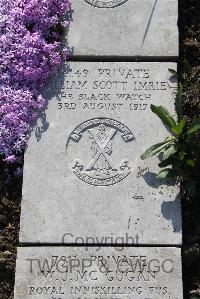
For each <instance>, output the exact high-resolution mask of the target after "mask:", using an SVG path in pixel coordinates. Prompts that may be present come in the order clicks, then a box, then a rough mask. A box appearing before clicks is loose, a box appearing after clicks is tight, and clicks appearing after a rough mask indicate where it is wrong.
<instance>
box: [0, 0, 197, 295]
mask: <svg viewBox="0 0 200 299" xmlns="http://www.w3.org/2000/svg"><path fill="white" fill-rule="evenodd" d="M199 16H200V3H199V0H180V1H179V30H180V62H179V71H180V72H183V68H182V62H183V60H184V59H187V61H188V62H189V65H190V67H191V70H190V73H189V78H188V83H187V87H186V93H185V95H184V98H183V109H184V115H185V116H186V117H187V119H188V120H191V119H192V118H193V117H199V116H200V64H199V59H200V22H199ZM199 165H200V161H199ZM4 169H5V165H4V164H3V163H2V162H0V299H13V287H14V275H15V261H16V248H17V245H18V232H19V219H20V201H21V190H22V179H20V178H19V179H16V178H15V179H13V181H12V182H11V183H7V184H6V183H5V177H4V176H3V173H4ZM182 202H183V236H184V242H183V243H184V245H183V280H184V292H185V295H184V298H185V299H188V298H190V299H197V298H200V216H199V215H200V203H199V198H198V199H196V200H190V199H188V198H187V196H186V193H185V192H184V190H182ZM198 295H199V296H198Z"/></svg>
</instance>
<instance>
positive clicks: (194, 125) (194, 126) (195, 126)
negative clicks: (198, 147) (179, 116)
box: [187, 118, 200, 134]
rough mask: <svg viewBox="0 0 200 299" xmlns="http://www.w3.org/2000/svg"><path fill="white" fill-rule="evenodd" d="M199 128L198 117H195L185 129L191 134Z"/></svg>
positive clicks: (199, 120)
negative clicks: (187, 128)
mask: <svg viewBox="0 0 200 299" xmlns="http://www.w3.org/2000/svg"><path fill="white" fill-rule="evenodd" d="M199 130H200V118H195V119H194V120H193V122H192V124H191V125H190V127H189V130H188V131H187V134H193V133H195V132H197V131H199Z"/></svg>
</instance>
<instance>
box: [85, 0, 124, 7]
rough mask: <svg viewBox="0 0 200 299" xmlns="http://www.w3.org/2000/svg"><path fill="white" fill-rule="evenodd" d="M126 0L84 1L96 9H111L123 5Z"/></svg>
mask: <svg viewBox="0 0 200 299" xmlns="http://www.w3.org/2000/svg"><path fill="white" fill-rule="evenodd" d="M127 1H128V0H85V2H87V3H88V4H90V5H92V6H95V7H98V8H113V7H116V6H119V5H122V4H124V3H125V2H127Z"/></svg>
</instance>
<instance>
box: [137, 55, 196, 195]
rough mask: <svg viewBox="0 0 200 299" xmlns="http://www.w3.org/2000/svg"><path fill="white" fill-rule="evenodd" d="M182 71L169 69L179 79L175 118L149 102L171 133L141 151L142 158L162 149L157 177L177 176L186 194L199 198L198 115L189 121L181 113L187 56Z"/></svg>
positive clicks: (187, 65)
mask: <svg viewBox="0 0 200 299" xmlns="http://www.w3.org/2000/svg"><path fill="white" fill-rule="evenodd" d="M182 69H183V71H182V75H179V74H178V72H176V71H175V70H173V69H169V72H170V73H171V74H172V75H173V76H175V77H176V79H177V80H178V90H177V94H176V111H177V114H178V121H176V120H175V119H174V118H173V116H172V115H171V114H170V112H169V111H168V110H167V109H166V108H165V107H163V106H155V105H151V110H152V112H153V113H154V114H156V115H157V116H158V117H159V118H160V119H161V121H162V122H163V124H164V125H165V126H166V127H167V128H168V130H169V131H170V132H171V136H169V137H168V138H166V139H165V140H164V141H163V142H160V143H158V144H155V145H153V146H151V147H150V148H149V149H147V150H146V151H145V153H143V154H142V156H141V159H143V160H144V159H147V158H150V157H152V156H154V155H156V154H158V153H161V161H160V163H159V164H158V165H159V167H160V168H161V171H160V172H159V174H158V175H157V177H158V178H160V179H176V181H177V182H181V183H182V184H183V186H184V188H185V190H186V191H187V193H188V195H189V197H191V198H198V195H200V182H199V181H200V179H199V177H198V173H199V166H200V165H198V163H199V162H198V161H200V144H199V142H198V139H199V138H197V137H200V134H199V133H200V118H195V119H193V121H192V123H191V124H189V122H188V121H187V119H186V118H184V117H183V109H182V106H183V105H182V98H183V96H184V95H185V91H186V89H187V84H188V78H189V73H190V71H191V69H190V66H189V64H188V62H187V61H186V60H184V61H183V63H182Z"/></svg>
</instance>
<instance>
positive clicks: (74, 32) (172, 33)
mask: <svg viewBox="0 0 200 299" xmlns="http://www.w3.org/2000/svg"><path fill="white" fill-rule="evenodd" d="M71 18H72V21H71V23H70V28H69V32H68V36H67V41H68V44H69V47H70V48H71V50H72V53H71V55H72V56H74V57H76V56H83V57H84V56H87V57H89V56H94V57H95V56H96V57H97V56H98V57H100V56H114V57H117V56H121V57H122V56H124V57H136V56H140V57H154V60H155V58H156V57H157V58H158V57H161V58H162V59H163V58H164V57H168V58H169V57H177V56H178V27H177V22H178V1H177V0H126V1H124V0H113V1H109V0H107V1H102V0H73V1H72V17H71Z"/></svg>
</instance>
